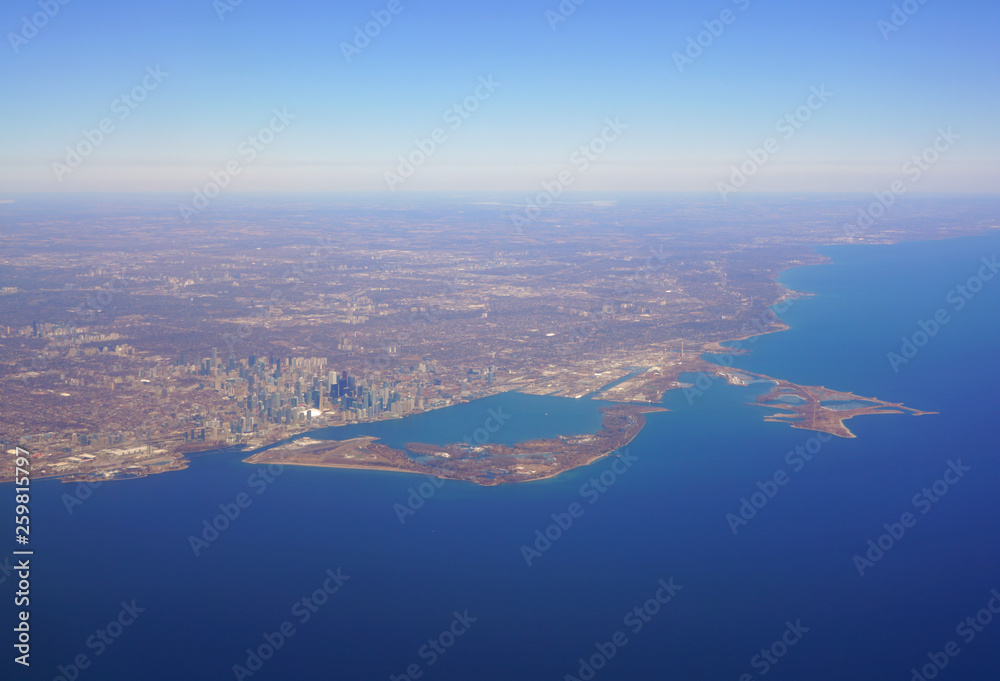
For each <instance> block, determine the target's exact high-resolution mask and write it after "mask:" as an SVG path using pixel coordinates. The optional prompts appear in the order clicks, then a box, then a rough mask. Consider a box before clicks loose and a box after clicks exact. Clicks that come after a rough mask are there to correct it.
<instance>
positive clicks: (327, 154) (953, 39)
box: [0, 0, 1000, 193]
mask: <svg viewBox="0 0 1000 681" xmlns="http://www.w3.org/2000/svg"><path fill="white" fill-rule="evenodd" d="M225 1H226V0H218V2H215V3H213V2H212V0H175V1H173V2H169V3H167V2H162V3H141V2H134V1H133V2H123V1H119V0H107V1H104V2H99V3H98V2H90V1H88V0H69V1H68V2H67V4H65V5H63V4H60V3H59V1H58V0H42V1H41V5H40V3H39V1H38V0H35V1H34V2H30V1H27V0H11V1H10V2H8V3H5V6H4V9H3V10H2V12H0V28H2V30H3V33H4V41H3V45H2V46H0V82H2V83H3V85H4V96H3V99H2V104H0V106H2V112H3V121H4V123H5V125H4V130H3V137H2V141H0V192H6V193H15V192H24V191H72V192H77V191H184V192H190V191H191V190H192V189H193V188H197V187H202V186H204V185H205V183H207V182H209V181H210V177H211V176H210V175H209V173H215V174H216V176H219V173H222V172H224V169H225V168H226V166H227V164H229V165H230V166H231V167H234V168H236V169H238V170H239V174H238V175H235V176H234V177H232V180H231V187H232V188H233V189H235V190H240V191H259V190H279V191H358V190H373V191H389V189H388V185H389V184H391V183H389V182H387V176H386V173H387V172H396V173H398V171H399V168H397V166H398V165H399V157H400V156H401V155H402V156H409V155H411V154H412V153H415V150H416V149H417V145H416V140H424V139H426V138H429V137H432V134H433V133H434V131H435V129H440V130H439V133H438V137H439V140H441V141H440V143H435V145H434V146H435V149H434V151H433V153H432V154H430V155H429V157H428V158H426V159H424V160H423V161H422V162H420V163H419V164H417V165H416V166H415V168H414V172H413V173H412V174H411V175H410V176H408V177H406V178H404V179H405V181H404V182H401V183H399V184H398V185H397V187H396V188H397V190H398V191H421V190H516V191H521V190H530V189H537V188H538V187H539V186H540V184H541V183H542V182H545V181H551V180H552V178H555V177H557V176H558V174H559V172H560V170H564V169H570V170H571V171H572V173H573V179H574V183H573V185H572V188H573V189H581V190H651V191H714V190H715V189H716V188H717V184H718V182H720V181H727V180H728V179H729V178H730V177H731V174H732V173H731V166H732V165H734V164H737V165H739V164H741V163H743V162H744V161H747V154H746V152H747V150H748V149H749V150H756V149H758V148H761V147H763V146H764V145H765V143H766V141H767V140H768V139H769V138H772V139H774V140H775V141H776V142H777V143H778V144H777V147H778V148H777V151H775V152H774V153H770V154H768V157H767V160H766V162H765V163H763V164H761V165H760V167H759V168H757V169H756V170H754V172H753V174H752V175H748V176H747V177H746V183H745V188H746V189H747V190H750V191H827V190H828V191H874V190H879V189H883V188H885V187H887V186H888V185H889V184H890V183H891V182H892V181H893V180H894V179H896V178H899V177H902V176H903V175H902V170H901V169H902V167H903V164H904V163H905V162H906V161H907V160H908V159H910V158H911V157H912V156H913V155H914V154H919V153H922V152H923V151H924V150H925V149H926V148H927V147H928V146H930V145H932V144H933V143H934V142H935V138H936V137H937V135H938V133H937V131H938V129H942V128H943V129H945V130H947V129H948V128H949V126H950V128H951V129H952V131H953V132H954V133H956V134H957V135H958V138H957V141H955V142H954V143H953V144H951V145H950V146H949V147H948V148H947V150H946V151H945V152H942V153H940V154H939V156H940V158H939V159H937V160H936V161H935V162H934V163H933V166H932V167H930V168H928V169H927V171H926V172H924V173H922V176H921V178H920V181H919V182H914V183H913V185H912V188H913V190H914V191H975V192H995V191H997V190H998V189H1000V167H998V164H997V163H996V161H997V159H998V158H1000V127H998V126H997V125H996V123H995V119H996V117H997V111H998V106H997V104H998V99H1000V87H998V85H1000V82H998V81H1000V70H998V69H997V64H1000V41H997V39H996V33H997V29H998V28H1000V8H998V7H997V6H996V5H995V4H988V5H987V4H985V3H980V2H969V1H966V0H952V1H950V2H944V1H943V0H927V2H925V3H923V4H920V3H919V2H918V0H911V5H909V8H910V9H911V10H913V9H915V11H914V12H913V13H912V15H905V16H906V21H905V23H901V22H898V23H901V25H900V26H898V30H894V31H892V32H891V33H889V34H888V39H886V38H884V36H883V32H884V27H885V26H886V25H891V24H883V30H880V28H879V21H880V20H881V21H884V22H890V21H891V19H892V15H893V11H894V10H893V3H892V2H880V1H878V0H865V1H864V2H862V1H860V0H842V1H838V2H829V3H811V2H802V1H801V0H796V1H790V0H768V1H765V0H739V1H738V2H733V1H732V0H713V1H700V0H699V1H697V2H690V1H688V2H668V1H663V0H660V1H658V2H638V1H635V2H630V1H622V0H617V1H616V2H613V3H612V2H607V1H602V0H585V2H583V3H582V4H580V5H575V4H573V3H572V2H571V0H565V2H563V7H564V8H573V11H572V13H569V12H565V13H566V14H568V16H562V15H559V17H560V18H564V19H565V20H564V21H559V22H558V23H554V24H553V20H552V17H553V16H554V15H553V14H548V15H547V12H552V13H558V12H559V7H560V3H559V1H558V0H511V1H508V2H502V3H477V2H467V1H466V2H456V1H451V0H448V1H441V0H437V1H435V0H398V5H393V7H394V8H395V9H397V10H398V13H396V14H389V13H388V10H387V7H389V5H390V4H391V3H390V2H389V0H367V1H365V2H358V3H330V2H298V3H279V2H274V1H273V0H243V1H242V2H240V4H238V5H235V6H232V7H230V9H232V11H226V12H224V13H223V14H222V18H221V19H220V16H219V15H220V9H219V8H220V7H221V6H222V3H223V2H225ZM230 1H231V0H230ZM40 6H41V7H44V6H49V12H50V13H54V15H53V16H51V17H45V16H44V15H42V14H38V13H40V12H43V9H40ZM53 8H58V11H54V9H53ZM724 11H728V12H729V14H726V15H725V17H724V18H726V19H728V20H729V23H728V24H723V23H721V22H720V23H716V24H714V27H715V29H716V31H717V32H718V33H719V34H718V35H710V34H708V33H704V34H703V35H702V36H701V38H702V42H703V43H704V44H705V46H704V47H702V51H701V53H700V54H697V53H694V52H692V53H694V54H695V55H696V56H695V57H694V58H692V59H691V61H690V62H689V63H685V64H684V65H683V66H684V68H683V70H679V69H678V67H677V65H676V63H675V61H676V60H675V57H674V53H675V52H676V53H684V51H685V49H686V47H687V45H688V39H689V38H691V39H694V40H697V38H698V34H699V33H702V32H704V31H706V30H708V29H706V27H705V25H704V22H712V21H713V20H717V19H719V18H720V15H722V13H723V12H724ZM371 12H376V13H378V12H383V14H382V16H383V17H385V16H386V14H388V15H389V16H391V21H390V22H389V23H388V24H387V25H386V26H385V27H382V28H380V30H379V33H378V35H376V36H375V37H373V38H371V39H370V42H369V43H368V44H367V45H366V46H364V47H362V48H361V49H359V51H358V53H355V54H352V55H351V59H350V61H348V59H346V58H345V56H344V54H343V49H342V43H351V42H352V41H353V40H354V35H355V27H356V26H361V27H363V26H364V24H365V23H366V22H370V21H373V19H372V16H371ZM36 15H37V16H36ZM33 16H36V21H35V23H39V24H44V25H41V26H40V27H39V28H38V29H37V32H36V33H34V34H32V33H31V28H29V29H28V30H27V31H25V30H24V21H25V19H24V18H25V17H27V18H28V19H27V20H28V22H29V24H31V23H32V21H33V20H32V17H33ZM900 16H904V15H900V14H897V19H898V18H899V17H900ZM39 17H44V18H45V19H46V20H45V21H42V20H41V19H40V18H39ZM553 25H554V28H553ZM720 26H721V27H722V30H721V31H719V27H720ZM892 27H893V28H897V27H896V26H892ZM26 35H30V39H25V40H22V39H21V38H24V36H26ZM12 36H17V37H12ZM15 48H16V49H15ZM157 67H158V68H159V72H160V73H161V74H167V75H165V76H163V75H161V76H160V77H159V78H160V80H159V82H157V80H156V79H152V78H151V77H147V74H148V73H150V70H152V71H153V72H156V69H157ZM490 77H492V81H493V82H494V83H498V85H496V86H495V87H494V88H493V90H492V92H488V91H487V90H485V89H484V88H480V90H479V92H480V95H483V94H486V95H487V96H486V97H480V98H478V99H476V98H475V93H476V88H477V85H479V83H480V82H481V81H480V79H481V78H483V79H489V78H490ZM144 78H146V83H147V85H152V84H154V83H155V84H156V87H155V89H146V87H145V86H143V85H142V84H143V79H144ZM823 87H825V89H826V91H828V92H830V93H832V96H830V97H829V98H828V99H827V101H825V102H823V103H822V105H821V106H819V107H818V108H816V109H815V110H809V111H808V114H809V119H808V120H807V121H803V122H801V127H799V128H797V129H796V130H795V133H794V135H792V136H791V137H790V138H787V139H786V138H785V136H784V135H782V134H780V133H779V132H777V131H776V128H775V124H776V122H777V121H778V120H779V119H781V118H782V117H784V116H786V115H788V114H793V115H794V112H795V111H796V110H797V109H798V108H799V107H801V106H803V105H805V104H806V102H807V101H808V98H809V96H810V93H811V90H812V88H817V89H818V88H823ZM135 88H138V91H137V92H138V94H139V95H145V99H144V101H142V102H141V103H136V105H135V107H134V108H128V116H127V117H123V112H124V111H125V108H123V104H122V101H121V100H120V99H118V98H119V97H120V96H121V95H122V94H126V95H127V94H128V93H129V92H130V91H132V90H133V89H135ZM469 97H473V99H472V100H469V102H470V103H472V104H474V105H475V107H476V110H475V111H471V112H467V113H468V117H467V118H463V119H462V124H461V126H460V127H457V128H455V127H453V125H454V118H452V119H451V121H452V122H451V123H449V122H448V121H449V119H446V118H445V117H444V113H445V112H446V111H447V110H448V109H450V108H452V107H453V106H454V105H455V104H460V103H461V102H463V101H464V100H466V99H467V98H469ZM116 99H117V100H118V101H117V102H116ZM816 101H817V100H816V99H814V100H813V103H816ZM275 109H277V110H279V111H281V110H284V111H287V112H288V113H289V114H291V115H293V116H294V119H291V120H288V121H287V123H283V122H280V121H279V122H278V124H277V126H276V127H281V130H280V131H279V132H276V133H274V134H273V140H271V139H268V142H269V143H268V144H266V145H265V144H259V145H258V148H257V150H256V154H255V155H254V157H253V158H252V159H251V158H250V154H249V153H246V150H247V148H248V147H247V140H248V138H250V137H251V136H256V135H257V134H258V133H259V131H260V130H261V128H263V127H266V126H268V124H269V123H271V122H272V121H273V120H274V119H275V115H274V113H273V111H274V110H275ZM801 111H806V110H805V109H801ZM453 117H454V114H453ZM609 118H610V119H611V120H615V119H616V118H617V119H618V120H619V121H620V122H621V123H623V124H625V125H627V129H625V130H624V131H623V132H621V133H620V134H618V135H617V136H616V138H615V139H614V140H613V141H611V142H608V143H607V144H604V145H602V144H600V143H599V144H598V148H600V149H601V153H600V154H599V155H597V156H596V157H595V159H594V160H593V162H592V163H589V164H588V167H587V168H586V169H585V170H580V169H579V168H574V165H573V164H572V163H571V161H570V158H571V155H572V154H573V153H574V150H576V149H578V148H579V147H580V146H581V145H590V144H591V143H592V142H593V141H594V140H595V139H596V138H597V137H598V136H599V135H600V134H601V133H602V131H603V130H604V128H605V126H606V123H605V120H606V119H609ZM105 119H109V120H108V121H106V123H111V124H112V125H113V128H110V127H109V129H110V132H108V133H107V134H103V139H101V140H100V142H99V143H98V144H95V145H94V148H93V149H92V150H91V151H90V152H89V154H88V155H85V156H81V158H80V159H79V163H78V164H77V165H76V167H72V168H71V167H69V165H68V164H67V161H74V159H72V158H71V157H70V155H69V152H67V150H66V147H67V146H69V147H71V148H75V149H77V150H80V151H87V150H88V144H87V143H86V138H87V136H86V135H85V131H93V130H94V129H99V127H100V124H101V122H102V120H105ZM90 137H91V139H92V140H93V139H97V137H96V135H95V134H94V133H91V134H90ZM265 137H267V138H270V137H271V135H270V133H265ZM259 142H260V140H258V143H259ZM81 143H82V146H81ZM241 144H242V145H243V147H242V148H243V150H244V151H242V152H241V151H240V149H241ZM251 145H252V143H251ZM605 147H606V148H605ZM425 148H429V147H427V146H426V145H425ZM414 158H415V159H418V160H419V159H420V154H419V153H416V154H415V155H414ZM55 163H61V164H63V165H64V166H66V167H65V168H62V169H61V170H60V167H59V166H55V165H54V164H55ZM233 164H235V166H233Z"/></svg>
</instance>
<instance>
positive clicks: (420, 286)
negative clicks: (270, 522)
mask: <svg viewBox="0 0 1000 681" xmlns="http://www.w3.org/2000/svg"><path fill="white" fill-rule="evenodd" d="M865 200H868V199H865V198H864V197H811V198H804V197H798V196H775V197H768V198H754V199H749V200H746V201H745V202H744V203H743V204H741V205H740V206H739V209H738V210H734V209H733V208H732V207H730V206H726V205H720V204H719V203H718V201H716V200H699V199H697V198H690V197H654V196H646V195H628V196H620V197H611V198H608V197H604V198H602V199H601V200H600V201H597V200H594V201H581V202H579V203H572V202H567V203H565V204H561V205H558V206H553V207H551V208H550V209H549V210H547V211H544V212H542V213H541V215H540V216H539V217H538V218H537V219H536V220H535V221H534V222H532V224H531V225H530V229H528V228H521V227H519V228H517V229H515V228H513V227H512V224H511V221H510V215H509V205H510V203H509V201H508V202H506V203H505V202H504V201H492V202H486V203H484V202H483V200H482V197H461V196H459V197H446V198H440V199H438V200H437V201H427V200H419V201H414V202H413V203H412V204H405V203H403V204H392V205H388V206H387V205H383V204H381V203H379V202H378V201H376V200H374V199H370V200H369V199H358V198H354V199H351V200H348V199H345V198H336V197H332V198H325V199H324V198H316V197H309V198H260V197H246V198H240V199H238V200H234V201H233V203H232V204H229V205H227V206H225V207H220V208H219V209H218V210H217V211H216V212H215V213H212V214H206V215H205V216H203V217H201V218H199V220H200V221H199V222H198V223H197V224H190V225H188V224H185V223H183V222H182V221H180V220H178V219H177V218H176V214H175V212H174V211H173V209H174V208H175V207H174V206H172V205H169V204H167V203H157V201H165V199H155V198H154V199H150V198H148V197H147V198H145V199H143V200H139V199H123V198H121V197H114V198H113V199H107V200H97V199H93V198H90V199H85V198H80V199H62V200H61V201H60V202H58V203H55V204H53V203H47V202H46V201H44V200H43V199H34V200H18V201H15V202H13V203H8V204H4V205H3V206H2V207H0V253H2V254H3V255H2V256H0V319H2V320H3V324H0V389H3V391H4V394H5V403H4V418H3V419H2V421H0V442H2V445H3V447H4V448H5V449H10V448H12V447H14V446H15V445H17V446H22V447H25V448H27V449H29V450H30V451H31V452H32V454H33V455H34V456H35V457H36V461H35V465H34V469H35V472H36V475H37V476H39V477H45V476H58V477H62V478H64V479H66V480H79V479H99V480H101V479H117V478H128V477H140V476H143V475H149V474H154V473H159V472H166V471H171V470H178V469H181V468H184V467H185V466H186V454H188V453H190V452H193V451H202V450H210V449H217V448H224V447H232V446H240V447H243V448H245V449H248V450H251V451H255V450H260V449H261V448H264V447H267V446H269V445H272V444H275V443H282V442H284V441H286V440H290V439H291V438H293V437H295V436H298V435H301V434H303V433H306V432H308V431H311V430H316V429H319V428H326V427H337V426H342V425H348V424H359V423H369V422H378V421H382V420H386V419H398V418H405V417H406V416H408V415H410V414H416V413H421V412H425V411H429V410H433V409H441V408H446V407H449V406H452V405H455V404H460V403H463V402H469V401H471V400H475V399H479V398H481V397H486V396H489V395H496V394H499V393H503V392H510V391H518V392H522V393H527V394H535V395H551V396H562V397H572V398H596V399H601V400H606V401H608V402H611V403H613V404H612V405H610V406H608V407H605V410H604V421H605V422H604V426H603V428H602V429H601V430H600V431H599V432H597V433H594V434H591V435H588V436H586V438H589V439H580V437H583V436H579V437H578V436H573V437H562V438H556V439H553V440H538V441H530V442H523V443H520V444H518V445H513V446H507V445H503V446H501V445H497V444H485V445H483V446H482V447H481V448H479V449H470V448H467V447H466V448H463V446H462V445H458V444H455V445H448V446H446V447H443V448H442V447H437V446H432V445H427V444H421V443H410V444H409V445H407V447H406V450H407V451H405V452H404V451H402V450H395V449H391V448H388V447H386V446H385V445H382V444H381V443H379V442H377V441H367V440H366V441H364V442H361V441H350V443H349V444H342V443H324V444H317V445H315V446H314V447H310V448H304V449H303V448H301V447H300V446H299V445H297V444H292V445H289V446H287V447H286V446H282V447H280V448H270V449H266V450H264V451H259V452H257V453H255V454H253V455H252V456H251V458H250V460H251V461H255V462H256V461H263V460H268V459H270V457H283V459H282V460H284V461H285V462H287V463H302V464H309V465H336V466H345V467H369V468H378V469H385V470H407V471H412V472H420V473H428V474H431V475H438V476H441V477H449V478H459V479H467V480H472V481H475V482H477V483H480V484H499V483H503V482H511V481H520V480H534V479H539V478H544V477H550V476H552V475H556V474H558V473H559V472H561V471H564V470H568V469H570V468H573V467H576V466H579V465H583V464H585V463H588V462H589V461H592V460H594V459H595V458H599V457H601V456H607V455H609V454H611V453H613V452H614V451H615V450H616V449H617V448H619V447H621V446H622V445H623V444H624V443H626V442H628V440H630V439H631V438H633V437H635V434H636V433H637V432H638V431H639V429H641V427H642V423H644V419H645V416H644V415H645V414H648V413H649V412H651V411H657V410H658V407H657V406H656V405H658V403H659V402H660V400H661V398H662V396H663V394H664V392H666V391H668V390H673V389H681V390H698V389H699V388H698V386H697V385H694V386H690V385H687V384H684V383H683V382H682V381H681V377H682V374H685V373H694V374H697V375H698V376H699V379H701V378H702V377H705V376H711V377H719V378H723V379H725V380H727V381H729V382H730V383H735V384H741V383H749V382H753V381H770V382H772V383H773V387H772V389H771V390H770V392H768V393H766V394H764V395H761V396H759V397H757V398H756V403H757V404H760V405H761V406H765V407H768V408H771V409H772V410H774V413H772V414H771V415H769V416H767V417H766V418H767V420H771V421H777V422H784V423H788V424H790V425H791V426H792V427H795V428H805V429H811V430H816V431H822V432H827V433H830V434H833V435H837V436H839V437H853V434H852V433H851V431H850V430H849V429H848V428H847V426H846V425H845V422H846V421H847V420H849V419H852V418H854V417H857V416H862V415H875V414H898V413H910V414H917V415H919V414H924V413H926V412H921V411H918V410H917V409H915V408H911V407H906V406H903V405H902V404H898V403H895V402H890V401H882V400H878V399H876V398H872V397H863V396H858V395H854V394H853V393H851V392H848V389H849V388H850V386H839V389H827V388H824V387H817V386H813V387H810V386H798V385H794V384H792V383H789V382H787V381H783V380H781V379H779V378H771V377H765V376H759V375H754V374H750V373H748V372H742V371H737V370H734V369H730V368H728V367H727V366H726V362H725V359H726V357H727V356H731V355H735V354H739V353H742V352H747V351H748V350H749V349H750V346H752V343H753V339H754V338H757V337H759V336H760V335H761V334H765V333H772V332H777V331H781V330H782V329H784V328H785V325H784V324H783V323H782V322H781V320H780V318H779V317H780V314H781V313H782V312H783V311H784V310H785V309H787V308H788V306H791V305H794V304H795V301H796V300H797V299H799V298H801V297H802V296H803V295H805V294H801V293H798V292H795V291H789V290H787V289H785V288H784V287H782V286H781V285H780V284H778V283H777V281H776V278H777V276H778V275H779V274H780V273H781V272H782V271H784V270H786V269H789V268H792V267H799V266H804V265H813V264H820V263H823V262H825V258H824V257H823V256H821V255H819V254H818V253H817V252H816V251H815V250H814V247H815V246H817V245H822V244H852V243H860V244H890V243H895V242H898V241H902V240H916V239H942V238H948V237H952V236H959V235H973V234H982V233H984V232H987V231H989V230H991V229H996V228H997V224H996V222H995V220H994V218H993V216H994V215H996V208H997V205H996V204H997V202H996V200H995V199H969V198H962V199H954V200H952V199H947V198H940V197H938V198H927V199H924V198H917V197H909V198H908V202H907V203H906V204H905V205H903V206H900V207H898V210H896V211H895V213H894V214H893V215H891V216H886V217H885V218H883V219H882V220H881V221H879V222H878V223H877V224H876V225H874V226H869V227H864V228H862V227H859V226H858V225H857V224H855V223H854V222H853V220H854V219H855V218H856V216H857V215H858V211H859V206H863V205H864V201H865ZM68 225H69V226H71V228H70V229H68V228H67V226H68ZM772 308H773V309H772ZM732 341H737V342H736V343H732ZM727 342H729V343H727ZM713 355H714V356H715V357H716V360H717V361H716V362H709V361H706V359H703V358H708V357H711V356H713ZM623 419H625V420H624V421H623ZM324 447H325V449H324ZM296 459H301V460H296ZM13 472H14V471H13V468H12V467H11V466H10V464H9V462H8V461H6V460H5V461H4V463H3V464H2V466H0V480H10V479H12V476H13Z"/></svg>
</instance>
